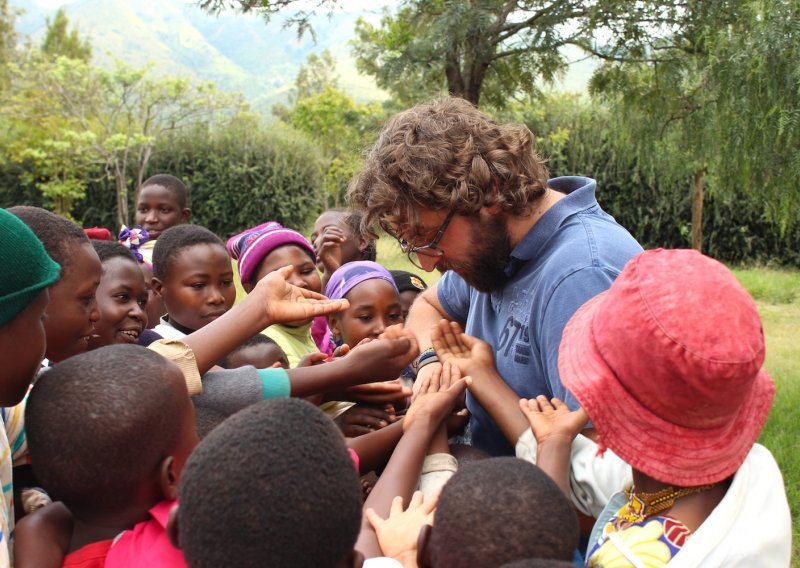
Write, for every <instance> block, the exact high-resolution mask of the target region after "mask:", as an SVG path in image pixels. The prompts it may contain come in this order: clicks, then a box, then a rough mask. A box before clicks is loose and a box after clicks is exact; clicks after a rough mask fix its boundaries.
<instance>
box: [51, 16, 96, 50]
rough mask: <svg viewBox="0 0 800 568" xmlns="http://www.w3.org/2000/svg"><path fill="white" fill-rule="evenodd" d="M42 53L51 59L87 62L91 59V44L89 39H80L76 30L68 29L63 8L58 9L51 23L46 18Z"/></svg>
mask: <svg viewBox="0 0 800 568" xmlns="http://www.w3.org/2000/svg"><path fill="white" fill-rule="evenodd" d="M42 53H44V54H45V55H47V56H49V57H53V58H55V57H58V56H59V55H63V56H64V57H69V58H71V59H80V60H82V61H89V60H90V59H91V58H92V43H91V41H90V40H89V38H84V39H81V36H80V32H79V31H78V28H73V29H72V30H70V29H69V19H68V18H67V14H66V13H65V12H64V9H63V8H59V9H58V11H57V12H56V15H55V16H54V17H53V20H52V21H51V20H50V18H47V31H46V32H45V34H44V40H42Z"/></svg>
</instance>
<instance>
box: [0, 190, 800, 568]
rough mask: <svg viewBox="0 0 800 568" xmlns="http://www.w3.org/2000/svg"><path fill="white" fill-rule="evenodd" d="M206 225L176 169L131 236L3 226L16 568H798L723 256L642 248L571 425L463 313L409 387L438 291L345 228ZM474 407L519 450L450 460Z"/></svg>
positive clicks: (6, 513) (9, 490)
mask: <svg viewBox="0 0 800 568" xmlns="http://www.w3.org/2000/svg"><path fill="white" fill-rule="evenodd" d="M190 217H191V210H190V209H189V208H188V195H187V191H186V187H185V186H184V185H183V183H182V182H181V181H180V180H178V179H177V178H175V177H173V176H169V175H158V176H154V177H152V178H150V179H148V180H147V181H146V182H145V183H144V184H143V186H142V187H141V188H140V190H139V192H138V195H137V204H136V224H137V228H135V229H132V230H128V229H125V232H124V234H123V235H120V236H121V239H120V241H121V242H123V243H124V244H120V242H116V241H102V240H89V239H88V238H87V236H86V233H85V232H84V231H83V230H82V229H80V228H79V227H77V226H76V225H75V224H74V223H72V222H71V221H68V220H65V219H62V218H59V217H57V216H56V215H54V214H52V213H49V212H47V211H45V210H43V209H39V208H35V207H13V208H11V209H9V210H0V258H2V261H3V263H4V265H5V266H6V270H5V275H4V277H3V280H2V285H0V350H2V357H3V360H4V361H5V363H6V364H5V365H4V367H3V370H2V371H0V403H2V405H3V407H4V408H3V410H2V412H3V421H4V425H5V428H2V429H0V458H1V459H0V481H2V484H3V494H2V499H3V502H2V504H1V505H2V506H0V530H1V531H2V532H1V533H0V536H2V539H3V542H0V566H5V565H11V563H12V562H15V564H16V565H17V566H23V567H24V566H35V567H48V566H71V567H82V568H89V567H95V566H97V567H99V566H111V567H115V566H120V567H121V566H165V567H166V566H192V567H204V566H331V567H338V566H356V567H357V566H362V565H363V566H368V567H379V566H387V567H388V566H407V567H410V566H434V567H449V566H481V567H483V566H509V567H510V566H569V565H574V564H575V563H578V564H580V563H584V562H585V563H586V565H588V566H661V565H666V564H669V565H670V566H700V565H703V566H706V565H709V566H723V565H724V566H732V565H739V566H753V565H769V566H781V565H788V563H789V559H790V555H791V526H790V518H789V509H788V505H787V502H786V496H785V492H784V491H783V481H782V477H781V474H780V471H779V470H778V467H777V465H776V464H775V461H774V459H773V458H772V457H771V455H770V454H769V452H768V451H767V450H766V449H765V448H763V447H762V446H760V445H758V444H756V443H755V442H756V440H757V437H758V435H759V432H760V430H761V428H762V426H763V424H764V422H765V420H766V417H767V415H768V413H769V409H770V406H771V402H772V397H773V394H774V386H773V383H772V381H771V379H770V378H769V376H768V375H767V373H766V372H765V371H764V369H763V367H762V365H763V360H764V339H763V332H762V330H761V322H760V319H759V316H758V313H757V310H756V306H755V304H754V302H753V301H752V299H751V298H750V297H749V296H748V295H747V293H746V292H745V291H744V289H743V288H742V287H741V286H740V285H739V284H738V283H737V282H736V280H735V278H734V277H733V275H732V274H731V273H730V272H729V271H728V270H727V269H726V268H725V267H724V266H722V265H721V264H719V263H717V262H716V261H713V260H711V259H709V258H707V257H704V256H702V255H700V254H698V253H694V252H691V251H668V250H656V251H648V252H645V253H642V254H641V255H639V256H637V257H636V258H634V259H633V260H632V261H631V262H630V263H629V265H628V266H627V267H626V268H625V270H624V271H623V273H622V274H621V275H620V277H619V278H618V279H617V281H616V282H615V283H614V284H613V285H612V287H611V289H610V290H609V291H607V292H605V293H603V294H601V295H600V296H598V297H596V298H595V299H594V300H592V301H590V302H589V303H587V304H586V305H585V306H584V307H583V308H582V309H581V310H580V311H579V312H578V313H577V314H576V315H575V316H574V317H573V319H572V320H571V322H570V324H569V325H568V327H567V329H566V331H565V334H564V337H563V341H562V347H561V351H560V354H559V371H560V373H561V377H562V380H563V382H564V384H565V385H566V386H567V387H568V388H569V389H570V392H572V393H573V394H574V395H575V397H576V398H577V399H578V400H579V401H580V403H581V405H582V408H581V409H579V410H578V411H575V412H569V411H568V409H567V408H566V406H565V405H564V404H563V403H561V402H560V401H559V400H557V399H552V400H547V399H546V398H545V397H539V398H537V399H531V400H522V401H520V400H519V398H518V396H517V395H516V394H515V393H514V392H513V391H512V390H511V389H510V388H509V387H508V386H507V385H506V383H505V382H504V381H503V379H502V377H500V376H499V375H498V374H497V371H496V369H495V366H494V360H493V355H492V353H493V348H492V347H491V346H490V345H488V344H486V343H484V342H482V341H480V340H478V339H476V338H473V337H470V336H467V335H465V334H464V333H463V332H462V331H461V329H460V327H459V325H458V324H457V323H455V322H445V321H443V322H441V324H440V325H439V327H438V328H436V329H435V330H434V331H433V334H432V339H433V343H434V347H435V350H436V354H437V356H438V358H439V360H440V361H442V362H443V367H442V369H441V371H438V372H437V373H435V374H434V376H433V377H431V378H427V379H425V380H424V381H421V384H416V385H413V386H414V388H413V395H412V388H411V387H412V384H413V383H414V373H413V368H414V367H415V365H414V363H417V364H418V363H419V357H420V356H421V355H420V353H419V348H418V345H417V342H416V339H415V336H414V334H413V333H412V330H408V329H405V328H404V327H403V326H404V321H405V318H406V315H407V314H408V310H409V307H410V305H411V303H412V302H413V300H414V297H415V296H416V294H418V293H419V292H421V291H422V290H424V289H425V287H426V286H425V283H424V281H423V280H422V279H421V278H420V277H419V276H418V275H414V274H410V273H405V272H394V271H392V272H390V271H388V270H387V269H386V268H385V267H383V266H381V265H380V264H378V263H377V262H376V252H375V251H376V249H375V243H374V241H373V240H371V239H369V238H367V237H365V236H364V235H361V234H360V233H359V231H358V230H357V227H358V221H357V220H356V221H354V220H353V219H352V217H351V215H350V214H349V213H348V212H347V211H345V210H329V211H326V212H324V213H323V214H322V215H320V217H319V218H318V219H317V221H316V223H315V224H314V228H313V233H312V235H311V238H310V240H308V239H306V238H305V237H304V236H303V235H302V234H301V233H299V232H297V231H295V230H293V229H290V228H287V227H283V226H282V225H280V224H278V223H275V222H266V223H263V224H260V225H258V226H255V227H253V228H250V229H247V230H245V231H243V232H241V233H240V234H238V235H235V236H233V237H230V238H229V239H228V240H227V242H223V240H222V239H220V237H219V236H217V235H215V234H213V233H212V232H211V231H209V230H207V229H205V228H203V227H200V226H198V225H192V224H189V223H188V221H189V220H190ZM237 282H240V283H241V289H242V290H243V293H241V294H240V297H239V298H238V301H237ZM323 294H324V295H323ZM422 357H425V354H423V355H422ZM32 382H33V383H34V384H33V387H32V388H30V389H29V385H30V384H31V383H32ZM466 389H469V390H470V392H471V393H472V395H473V396H474V397H475V398H476V400H477V401H478V402H479V403H480V404H481V406H483V408H484V409H486V411H487V412H488V413H489V415H490V416H491V417H492V419H493V420H494V421H495V422H496V423H497V424H498V426H499V427H500V429H501V430H502V432H503V433H504V434H505V436H506V437H507V438H508V440H509V442H510V443H511V444H513V445H515V447H516V454H517V456H516V457H506V458H489V457H488V456H486V455H481V453H480V452H478V451H477V450H474V449H471V448H468V447H463V446H458V445H456V444H454V442H455V440H456V438H454V435H456V434H458V433H459V432H458V428H459V425H463V420H458V414H460V413H461V409H462V407H463V394H464V392H465V390H466ZM587 427H588V429H587ZM520 458H521V459H520ZM586 519H592V520H594V519H596V523H594V528H593V530H592V527H591V524H589V525H587V524H586V522H585V521H586ZM15 520H18V521H19V522H17V523H16V527H15ZM12 537H13V540H12Z"/></svg>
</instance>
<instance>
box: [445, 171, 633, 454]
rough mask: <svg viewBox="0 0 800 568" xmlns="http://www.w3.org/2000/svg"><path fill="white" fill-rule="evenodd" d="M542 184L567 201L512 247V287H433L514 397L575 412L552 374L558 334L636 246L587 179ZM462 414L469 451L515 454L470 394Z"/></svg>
mask: <svg viewBox="0 0 800 568" xmlns="http://www.w3.org/2000/svg"><path fill="white" fill-rule="evenodd" d="M548 184H549V186H550V187H551V188H553V189H555V190H557V191H560V192H562V193H565V194H567V196H566V197H565V198H564V199H562V200H560V201H558V202H557V203H556V204H555V205H553V206H552V207H551V208H550V209H549V210H548V211H547V212H546V213H545V214H544V215H543V216H542V217H541V218H540V219H539V220H538V221H537V222H536V224H535V225H534V226H533V227H532V228H531V230H530V231H529V232H528V234H527V235H525V237H524V238H523V239H522V240H521V241H520V242H519V244H517V246H516V247H515V248H514V250H513V251H512V253H511V259H510V260H509V262H508V264H507V265H506V274H507V275H508V276H509V278H510V280H509V281H508V283H507V284H506V285H505V286H504V287H503V288H502V289H501V290H498V291H496V292H492V293H487V292H478V291H477V290H475V289H473V288H471V287H470V286H469V285H468V284H467V283H466V282H464V280H463V279H462V278H461V277H460V276H459V275H458V274H456V273H455V272H452V271H450V272H447V273H446V274H444V275H443V276H442V278H441V280H439V282H438V284H437V294H438V298H439V302H440V303H441V305H442V307H443V308H444V309H445V311H446V312H447V313H448V314H449V316H450V317H451V318H452V319H454V320H456V321H458V322H460V323H461V324H462V325H463V326H464V329H465V331H466V333H467V334H469V335H473V336H475V337H479V338H481V339H483V340H484V341H486V342H488V343H489V344H491V345H492V347H493V348H494V357H495V365H496V366H497V370H498V371H499V373H500V375H501V376H502V377H503V379H504V380H505V382H506V383H507V384H508V385H509V386H510V387H511V388H512V389H513V390H514V391H515V392H516V393H517V394H518V395H519V396H520V398H533V397H536V396H538V395H540V394H544V395H546V396H547V397H548V398H551V397H554V396H555V397H558V398H560V399H562V400H564V401H565V402H566V403H567V405H569V407H570V408H572V409H574V408H577V406H578V403H577V401H576V400H575V398H574V397H573V396H572V394H571V393H569V392H568V391H567V390H566V389H565V388H564V387H563V385H562V384H561V380H560V378H559V375H558V347H559V345H560V343H561V334H562V332H563V331H564V327H565V326H566V324H567V322H568V321H569V319H570V317H572V315H573V314H574V313H575V311H576V310H577V309H578V308H579V307H580V306H581V305H582V304H583V303H584V302H586V301H587V300H589V299H590V298H592V297H593V296H595V295H596V294H598V293H600V292H602V291H603V290H606V289H607V288H608V287H609V286H610V285H611V283H612V282H613V281H614V279H615V278H616V277H617V275H619V273H620V272H621V271H622V269H623V267H624V266H625V264H626V263H627V262H628V260H630V258H631V257H633V256H635V255H636V254H638V253H640V252H641V251H642V247H641V246H640V245H639V243H637V242H636V240H635V239H634V238H633V237H632V236H631V235H630V233H628V231H626V230H625V229H624V228H623V227H622V226H621V225H619V224H618V223H617V222H616V221H615V220H614V218H613V217H611V216H610V215H608V214H607V213H605V212H604V211H603V210H602V209H601V208H600V205H598V203H597V200H596V199H595V189H596V187H597V184H596V182H595V181H594V180H593V179H589V178H585V177H560V178H555V179H551V180H550V181H549V182H548ZM467 408H469V410H470V413H471V416H472V417H471V419H470V431H471V433H472V442H473V445H474V446H475V447H477V448H479V449H481V450H484V451H486V452H488V453H490V454H492V455H513V454H514V448H513V447H512V445H511V444H509V443H508V441H507V440H506V439H505V437H504V436H503V434H502V432H501V431H500V430H499V429H498V427H497V426H496V425H495V423H494V421H493V420H492V419H491V418H490V417H489V415H488V414H487V413H486V412H485V411H484V409H483V408H482V407H481V406H480V405H479V404H478V403H477V401H476V400H475V399H474V398H473V397H472V396H471V395H470V394H469V393H467ZM514 411H515V410H514Z"/></svg>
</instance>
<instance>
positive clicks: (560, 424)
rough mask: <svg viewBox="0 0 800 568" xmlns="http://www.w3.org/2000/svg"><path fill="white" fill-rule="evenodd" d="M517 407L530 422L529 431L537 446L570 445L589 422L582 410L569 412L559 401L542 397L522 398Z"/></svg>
mask: <svg viewBox="0 0 800 568" xmlns="http://www.w3.org/2000/svg"><path fill="white" fill-rule="evenodd" d="M519 407H520V409H521V410H522V413H523V414H524V415H525V417H526V418H527V419H528V422H530V425H531V431H532V432H533V435H534V437H535V438H536V441H537V442H538V443H539V444H544V443H547V442H548V441H558V442H567V443H570V444H571V443H572V440H574V439H575V436H577V435H578V432H580V431H581V429H582V428H583V427H584V426H585V425H586V422H587V421H588V420H589V416H587V414H586V411H584V410H583V408H579V409H578V410H575V411H570V409H569V408H568V407H567V405H566V404H564V403H563V402H562V401H560V400H559V399H557V398H553V399H551V400H547V397H546V396H544V395H539V396H537V397H536V398H532V399H530V400H528V399H525V398H523V399H521V400H520V401H519Z"/></svg>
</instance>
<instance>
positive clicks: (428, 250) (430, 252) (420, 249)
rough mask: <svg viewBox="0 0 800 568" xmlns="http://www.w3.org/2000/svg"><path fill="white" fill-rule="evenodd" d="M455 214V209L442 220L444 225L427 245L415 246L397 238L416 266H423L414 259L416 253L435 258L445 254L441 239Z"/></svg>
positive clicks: (401, 248)
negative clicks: (440, 246)
mask: <svg viewBox="0 0 800 568" xmlns="http://www.w3.org/2000/svg"><path fill="white" fill-rule="evenodd" d="M455 214H456V211H455V209H454V210H452V211H450V213H448V214H447V217H445V218H444V221H443V222H442V225H441V226H440V227H439V230H438V231H436V235H435V236H434V237H433V240H432V241H431V242H430V243H428V244H427V245H422V246H414V245H412V244H411V243H409V242H408V241H406V240H404V239H397V240H398V241H399V242H400V250H402V251H403V252H404V253H405V254H407V255H408V259H409V260H410V261H411V263H412V264H413V265H414V266H416V267H417V268H422V266H420V264H419V262H418V261H416V260H414V258H413V257H412V256H411V255H412V254H416V255H417V256H419V255H422V256H429V257H433V258H437V257H440V256H442V255H443V254H444V251H443V250H442V249H440V248H439V241H441V240H442V237H444V234H445V232H446V231H447V226H448V225H449V224H450V221H451V220H452V219H453V215H455ZM423 270H424V268H423Z"/></svg>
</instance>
